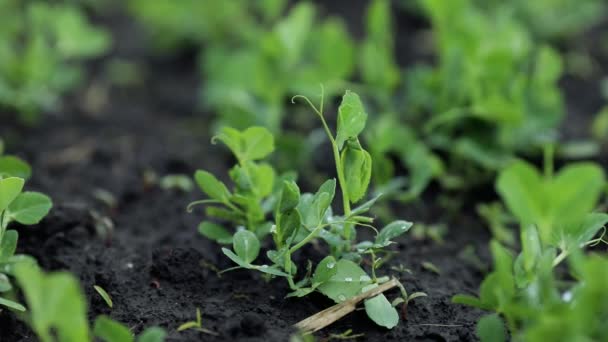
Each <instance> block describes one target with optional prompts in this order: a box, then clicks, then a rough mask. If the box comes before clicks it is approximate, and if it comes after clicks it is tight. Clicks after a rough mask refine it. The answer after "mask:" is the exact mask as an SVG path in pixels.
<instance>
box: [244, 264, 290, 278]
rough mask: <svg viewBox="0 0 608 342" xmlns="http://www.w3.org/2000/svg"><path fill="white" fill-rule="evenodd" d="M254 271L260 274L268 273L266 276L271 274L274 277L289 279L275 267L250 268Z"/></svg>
mask: <svg viewBox="0 0 608 342" xmlns="http://www.w3.org/2000/svg"><path fill="white" fill-rule="evenodd" d="M252 268H253V269H255V270H258V271H260V272H262V273H268V274H272V275H275V276H279V277H289V275H288V274H287V273H285V272H283V271H281V270H279V269H278V267H277V266H268V265H261V266H257V265H256V266H253V267H252Z"/></svg>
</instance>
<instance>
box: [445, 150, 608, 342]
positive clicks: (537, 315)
mask: <svg viewBox="0 0 608 342" xmlns="http://www.w3.org/2000/svg"><path fill="white" fill-rule="evenodd" d="M605 185H606V182H605V176H604V172H603V170H602V169H601V168H600V167H599V166H597V165H595V164H592V163H575V164H570V165H567V166H565V167H564V168H562V169H561V170H560V171H559V172H557V173H555V174H554V170H553V159H552V148H551V147H547V148H546V150H545V171H544V174H541V172H539V171H538V170H537V169H536V168H535V167H534V166H532V165H530V164H528V163H526V162H523V161H516V162H514V163H513V164H511V165H510V166H509V167H507V168H506V169H505V170H503V171H502V172H501V173H500V175H499V177H498V180H497V185H496V186H497V190H498V193H499V194H500V195H501V197H502V198H503V200H504V202H505V204H506V207H507V208H508V209H509V210H510V212H511V213H512V214H513V215H514V216H515V218H516V219H517V221H518V222H519V223H520V226H521V234H520V236H521V238H520V242H521V244H520V245H521V248H522V251H521V253H519V255H517V257H515V258H514V257H513V255H512V254H511V252H510V251H509V250H507V249H506V248H504V247H503V246H502V245H501V244H500V243H499V242H498V241H492V242H491V251H492V255H493V258H494V271H493V272H492V273H490V274H489V275H488V276H487V277H486V278H485V279H484V281H483V283H482V284H481V287H480V290H479V297H478V298H476V297H472V296H468V295H457V296H455V297H454V299H453V300H454V302H456V303H460V304H465V305H470V306H475V307H478V308H481V309H484V310H492V311H495V312H496V313H498V314H500V316H502V317H504V319H505V320H506V322H507V325H508V327H509V329H510V331H511V334H512V336H514V337H515V338H520V337H521V336H528V334H530V331H529V330H528V329H531V328H530V327H535V326H537V324H539V322H543V325H544V324H547V326H546V327H548V326H552V327H554V328H557V329H558V330H559V331H566V330H562V329H564V326H561V325H553V324H551V323H550V322H551V321H550V320H548V319H547V316H545V315H547V312H554V310H555V309H556V308H560V307H561V308H565V307H567V306H569V305H570V301H571V299H568V298H567V297H568V296H570V295H566V293H570V294H571V292H565V293H564V294H560V290H559V288H558V286H557V281H556V280H555V275H554V273H555V272H554V268H555V267H556V266H557V265H558V264H560V263H561V262H562V261H563V260H564V259H566V258H567V257H568V256H570V255H573V254H574V256H575V258H574V259H575V260H574V261H572V262H571V263H572V264H573V265H576V264H577V263H578V262H579V261H580V260H581V258H582V257H581V256H580V249H581V248H584V247H586V246H590V245H595V244H599V243H601V242H604V243H606V242H605V241H604V233H602V234H601V236H599V237H595V236H596V235H598V232H600V231H601V230H602V229H605V228H604V225H605V224H606V223H608V215H607V214H603V213H591V211H592V210H593V209H594V208H595V206H596V205H597V202H598V200H599V197H600V195H601V193H602V191H603V188H604V187H605ZM573 271H574V273H575V276H576V273H577V272H578V271H579V270H578V269H577V267H576V266H575V267H573ZM586 281H591V280H586ZM585 286H586V284H585V283H578V284H576V285H574V286H572V287H571V290H572V291H574V289H577V288H584V287H585ZM604 297H605V296H604ZM572 303H574V302H572ZM586 310H587V309H585V308H580V312H579V314H581V315H583V316H584V317H591V315H592V312H593V310H595V309H593V307H590V308H589V310H590V311H586ZM558 312H562V311H558ZM568 316H569V315H568ZM550 317H554V316H550ZM593 321H594V320H593V319H592V318H590V321H586V322H584V324H587V323H589V324H590V325H589V326H593V324H595V323H593ZM584 324H583V326H585V325H584ZM583 326H576V328H574V331H575V335H572V336H571V335H567V336H568V338H566V339H565V340H564V341H567V340H571V339H570V337H573V336H584V335H585V334H584V332H585V329H584V328H582V327H583ZM546 327H545V328H546ZM570 328H572V326H570V327H569V328H568V329H570ZM501 329H503V327H502V321H501V320H500V317H499V316H496V315H490V316H487V317H485V318H483V319H482V320H481V321H480V322H479V326H478V332H479V335H480V336H481V337H482V340H484V341H502V340H506V338H505V336H506V335H505V334H504V333H503V332H501V331H502V330H501ZM535 329H536V328H535ZM535 329H534V330H533V331H536V330H535ZM579 329H580V330H579ZM568 332H570V331H568ZM533 335H535V336H536V337H535V338H534V339H527V338H524V339H523V340H526V341H528V340H530V341H537V340H539V339H538V338H539V337H540V335H536V333H533ZM560 336H561V335H560ZM556 340H560V339H556ZM573 340H578V339H577V338H574V339H573Z"/></svg>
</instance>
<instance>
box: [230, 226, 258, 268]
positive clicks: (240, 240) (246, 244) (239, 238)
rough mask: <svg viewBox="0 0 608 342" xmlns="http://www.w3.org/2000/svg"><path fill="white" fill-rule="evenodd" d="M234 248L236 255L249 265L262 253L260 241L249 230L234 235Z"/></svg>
mask: <svg viewBox="0 0 608 342" xmlns="http://www.w3.org/2000/svg"><path fill="white" fill-rule="evenodd" d="M232 246H233V248H234V251H235V252H236V255H238V257H239V258H241V259H242V260H243V261H244V262H245V263H247V264H251V262H253V261H254V260H255V259H256V258H257V257H258V254H259V253H260V241H259V240H258V238H257V237H256V236H255V234H254V233H252V232H250V231H248V230H241V231H238V232H237V233H236V234H234V238H233V242H232Z"/></svg>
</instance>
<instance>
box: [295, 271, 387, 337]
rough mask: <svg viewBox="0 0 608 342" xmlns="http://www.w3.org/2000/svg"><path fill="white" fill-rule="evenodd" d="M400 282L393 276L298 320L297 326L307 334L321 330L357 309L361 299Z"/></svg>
mask: <svg viewBox="0 0 608 342" xmlns="http://www.w3.org/2000/svg"><path fill="white" fill-rule="evenodd" d="M398 283H399V282H398V280H397V279H394V278H393V279H391V280H390V281H388V282H386V283H384V284H382V285H380V286H378V287H376V288H373V289H371V290H369V291H366V292H363V293H362V294H360V295H358V296H355V297H353V298H351V299H349V300H347V301H344V302H342V303H340V304H336V305H334V306H332V307H330V308H327V309H325V310H323V311H321V312H318V313H316V314H314V315H312V316H310V317H308V318H306V319H305V320H302V321H300V322H298V323H297V324H296V325H295V327H296V328H298V329H299V330H300V331H302V332H303V333H305V334H309V333H313V332H316V331H319V330H321V329H323V328H325V327H326V326H328V325H330V324H332V323H334V322H335V321H337V320H339V319H340V318H342V317H344V316H346V315H348V314H349V313H351V312H353V311H355V308H356V307H357V304H359V303H360V302H361V301H363V300H365V299H369V298H372V297H375V296H377V295H379V294H381V293H382V292H385V291H388V290H390V289H392V288H393V287H396V286H397V285H398Z"/></svg>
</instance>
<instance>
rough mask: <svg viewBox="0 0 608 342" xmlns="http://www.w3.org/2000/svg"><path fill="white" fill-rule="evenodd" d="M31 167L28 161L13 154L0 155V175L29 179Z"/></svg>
mask: <svg viewBox="0 0 608 342" xmlns="http://www.w3.org/2000/svg"><path fill="white" fill-rule="evenodd" d="M31 175H32V169H31V168H30V166H29V165H28V163H26V162H24V161H23V160H21V159H19V158H17V157H13V156H3V157H0V176H2V177H19V178H23V179H29V178H30V176H31Z"/></svg>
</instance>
